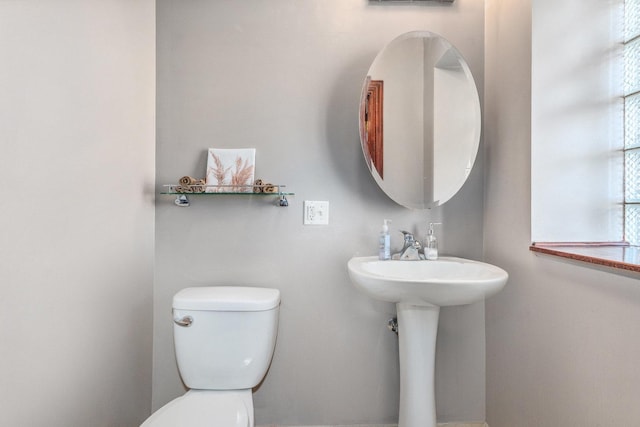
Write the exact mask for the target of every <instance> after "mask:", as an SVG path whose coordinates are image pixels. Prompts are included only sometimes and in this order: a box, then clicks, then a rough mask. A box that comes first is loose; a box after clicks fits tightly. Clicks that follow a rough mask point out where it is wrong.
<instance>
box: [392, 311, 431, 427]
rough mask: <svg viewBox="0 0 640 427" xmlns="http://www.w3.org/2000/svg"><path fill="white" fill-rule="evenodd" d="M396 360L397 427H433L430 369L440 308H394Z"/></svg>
mask: <svg viewBox="0 0 640 427" xmlns="http://www.w3.org/2000/svg"><path fill="white" fill-rule="evenodd" d="M396 308H397V313H398V346H399V352H400V354H399V357H400V417H399V420H398V427H436V400H435V390H434V367H435V358H436V335H437V333H438V316H439V314H440V307H438V306H435V305H432V306H415V305H410V304H405V303H398V304H396Z"/></svg>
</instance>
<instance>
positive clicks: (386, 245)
mask: <svg viewBox="0 0 640 427" xmlns="http://www.w3.org/2000/svg"><path fill="white" fill-rule="evenodd" d="M390 222H391V220H390V219H385V220H384V223H383V224H382V230H380V240H379V241H378V258H379V259H381V260H385V261H386V260H389V259H391V235H390V234H389V223H390Z"/></svg>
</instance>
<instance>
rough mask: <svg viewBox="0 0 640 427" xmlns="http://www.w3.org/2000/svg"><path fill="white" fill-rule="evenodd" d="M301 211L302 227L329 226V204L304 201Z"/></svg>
mask: <svg viewBox="0 0 640 427" xmlns="http://www.w3.org/2000/svg"><path fill="white" fill-rule="evenodd" d="M303 210H304V215H303V217H304V225H327V224H329V202H326V201H310V200H305V201H304V207H303Z"/></svg>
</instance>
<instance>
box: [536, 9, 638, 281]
mask: <svg viewBox="0 0 640 427" xmlns="http://www.w3.org/2000/svg"><path fill="white" fill-rule="evenodd" d="M531 43H532V56H531V61H532V65H531V66H532V68H531V238H532V241H533V242H534V244H533V245H532V246H531V250H533V251H536V252H542V253H546V254H550V255H555V256H561V257H566V258H571V259H576V260H580V261H585V262H589V263H592V264H599V265H604V266H608V267H615V268H616V269H623V270H630V271H634V272H637V273H640V0H609V1H597V0H593V1H584V0H563V1H562V2H557V1H555V0H536V1H535V2H533V3H532V39H531ZM541 242H542V243H541ZM563 242H564V243H563ZM625 242H628V243H630V244H631V245H632V246H629V245H628V244H626V243H625Z"/></svg>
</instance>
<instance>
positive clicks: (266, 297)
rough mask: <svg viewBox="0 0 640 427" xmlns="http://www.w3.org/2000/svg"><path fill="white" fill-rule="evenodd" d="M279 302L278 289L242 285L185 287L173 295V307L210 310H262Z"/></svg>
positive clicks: (268, 308)
mask: <svg viewBox="0 0 640 427" xmlns="http://www.w3.org/2000/svg"><path fill="white" fill-rule="evenodd" d="M278 304H280V291H279V290H277V289H271V288H254V287H243V286H206V287H199V288H186V289H183V290H181V291H179V292H178V293H177V294H175V295H174V297H173V308H177V309H182V310H212V311H214V310H215V311H264V310H271V309H273V308H275V307H277V306H278Z"/></svg>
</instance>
